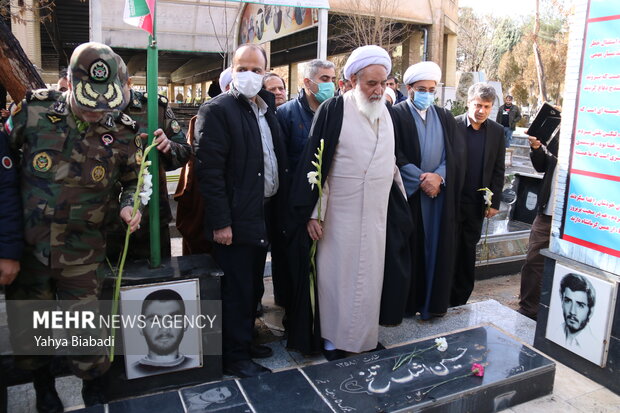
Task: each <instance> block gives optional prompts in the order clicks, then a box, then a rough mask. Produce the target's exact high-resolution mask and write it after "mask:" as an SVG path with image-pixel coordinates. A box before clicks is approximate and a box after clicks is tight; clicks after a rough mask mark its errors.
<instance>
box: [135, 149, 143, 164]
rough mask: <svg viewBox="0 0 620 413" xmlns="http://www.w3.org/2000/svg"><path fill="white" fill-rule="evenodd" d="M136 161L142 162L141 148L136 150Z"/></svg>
mask: <svg viewBox="0 0 620 413" xmlns="http://www.w3.org/2000/svg"><path fill="white" fill-rule="evenodd" d="M136 163H137V164H138V165H140V164H141V163H142V149H138V150H137V151H136Z"/></svg>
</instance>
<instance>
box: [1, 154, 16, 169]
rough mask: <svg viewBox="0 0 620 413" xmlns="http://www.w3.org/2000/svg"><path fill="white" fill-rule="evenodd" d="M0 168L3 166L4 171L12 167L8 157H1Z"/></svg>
mask: <svg viewBox="0 0 620 413" xmlns="http://www.w3.org/2000/svg"><path fill="white" fill-rule="evenodd" d="M2 166H4V169H11V168H12V167H13V161H12V160H11V158H9V157H8V156H3V157H2Z"/></svg>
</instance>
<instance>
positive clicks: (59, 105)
mask: <svg viewBox="0 0 620 413" xmlns="http://www.w3.org/2000/svg"><path fill="white" fill-rule="evenodd" d="M66 108H67V104H66V103H65V102H56V103H54V112H56V113H62V114H64V113H65V109H66Z"/></svg>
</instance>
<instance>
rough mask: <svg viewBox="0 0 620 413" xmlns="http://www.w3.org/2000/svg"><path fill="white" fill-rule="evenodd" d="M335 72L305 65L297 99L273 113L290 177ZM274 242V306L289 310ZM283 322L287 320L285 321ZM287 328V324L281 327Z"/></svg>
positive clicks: (284, 272)
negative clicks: (280, 131)
mask: <svg viewBox="0 0 620 413" xmlns="http://www.w3.org/2000/svg"><path fill="white" fill-rule="evenodd" d="M335 81H336V68H335V66H334V64H333V63H332V62H330V61H328V60H320V59H314V60H312V61H310V62H309V63H308V64H307V65H306V69H305V73H304V80H303V82H304V83H303V85H304V86H303V88H302V89H301V90H300V91H299V96H297V98H296V99H293V100H291V101H289V102H286V103H285V104H283V105H282V106H280V107H279V108H278V112H277V113H276V115H277V117H278V122H279V123H280V128H281V130H282V138H283V140H284V143H285V145H286V152H287V155H288V165H289V169H290V171H291V176H292V175H293V174H294V173H295V169H296V168H297V163H298V162H299V158H300V157H301V154H302V151H303V149H304V146H305V145H306V142H307V141H308V134H309V133H310V127H311V126H312V118H313V117H314V112H315V111H316V110H317V109H318V107H319V105H320V104H321V103H323V102H324V101H325V100H327V99H329V98H331V97H333V96H334V89H335V85H334V82H335ZM278 241H279V240H277V241H276V242H275V243H274V244H272V246H271V257H272V263H271V268H272V280H273V295H274V299H275V302H276V304H278V305H280V306H283V307H285V308H288V302H289V297H290V295H291V293H290V285H289V280H290V276H289V274H288V269H287V268H286V266H287V264H286V261H285V258H284V257H285V255H286V246H284V245H281V244H282V243H280V242H278ZM285 321H286V320H285ZM284 324H285V327H286V324H287V323H286V322H285V323H284Z"/></svg>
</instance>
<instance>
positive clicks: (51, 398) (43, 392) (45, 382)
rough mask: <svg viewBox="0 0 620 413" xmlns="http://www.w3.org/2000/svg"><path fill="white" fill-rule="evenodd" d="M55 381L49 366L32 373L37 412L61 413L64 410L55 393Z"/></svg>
mask: <svg viewBox="0 0 620 413" xmlns="http://www.w3.org/2000/svg"><path fill="white" fill-rule="evenodd" d="M55 382H56V379H55V378H54V376H53V375H52V373H51V372H50V369H49V366H45V367H41V368H39V369H37V370H34V371H33V372H32V384H34V390H35V392H36V394H37V411H38V412H39V413H62V412H63V411H64V410H65V409H64V407H63V405H62V401H60V397H58V393H56V385H55Z"/></svg>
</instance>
